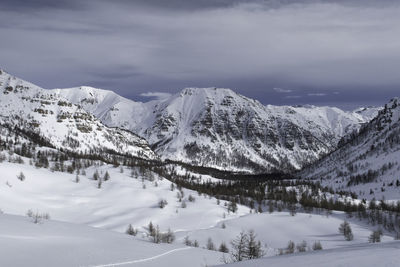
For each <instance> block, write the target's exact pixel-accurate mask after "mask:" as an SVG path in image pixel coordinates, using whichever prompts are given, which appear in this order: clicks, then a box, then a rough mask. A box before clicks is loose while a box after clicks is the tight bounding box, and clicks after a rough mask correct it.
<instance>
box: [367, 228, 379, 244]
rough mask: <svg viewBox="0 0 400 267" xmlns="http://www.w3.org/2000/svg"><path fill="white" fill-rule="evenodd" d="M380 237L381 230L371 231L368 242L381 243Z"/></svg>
mask: <svg viewBox="0 0 400 267" xmlns="http://www.w3.org/2000/svg"><path fill="white" fill-rule="evenodd" d="M381 236H382V230H380V229H379V230H376V231H373V232H372V233H371V235H370V236H369V238H368V241H369V242H370V243H379V242H381Z"/></svg>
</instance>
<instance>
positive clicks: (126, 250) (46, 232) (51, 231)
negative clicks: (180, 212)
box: [0, 214, 222, 267]
mask: <svg viewBox="0 0 400 267" xmlns="http://www.w3.org/2000/svg"><path fill="white" fill-rule="evenodd" d="M0 250H1V257H0V266H4V267H6V266H9V267H30V266H57V267H75V266H76V267H78V266H80V267H89V266H91V267H107V266H108V267H112V266H141V267H144V266H147V267H156V266H177V267H184V266H193V267H201V266H206V265H207V266H209V265H211V264H213V265H214V264H218V263H220V258H221V255H222V253H219V252H215V251H209V250H205V249H201V248H194V247H186V246H184V245H183V244H172V245H171V244H168V245H167V244H163V245H161V244H154V243H151V242H149V241H144V240H140V239H138V238H134V237H132V236H128V235H125V234H120V233H115V232H112V231H106V230H103V229H96V228H92V227H88V226H85V225H77V224H71V223H65V222H58V221H51V220H46V221H43V222H42V223H40V224H34V223H33V222H32V219H30V218H28V217H21V216H12V215H7V214H0Z"/></svg>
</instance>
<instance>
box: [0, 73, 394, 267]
mask: <svg viewBox="0 0 400 267" xmlns="http://www.w3.org/2000/svg"><path fill="white" fill-rule="evenodd" d="M399 125H400V101H399V99H393V100H391V101H390V102H389V103H388V104H387V105H385V106H384V107H382V108H380V107H371V108H360V109H357V110H354V111H343V110H341V109H338V108H334V107H317V106H293V107H292V106H272V105H267V106H265V105H263V104H261V103H260V102H258V101H256V100H253V99H249V98H247V97H245V96H242V95H239V94H237V93H235V92H234V91H232V90H230V89H217V88H186V89H184V90H182V91H181V92H180V93H177V94H175V95H172V96H170V97H167V98H164V99H161V100H153V101H150V102H146V103H142V102H135V101H132V100H130V99H126V98H123V97H121V96H119V95H117V94H115V93H114V92H111V91H106V90H101V89H95V88H91V87H77V88H70V89H52V90H47V89H43V88H40V87H38V86H36V85H33V84H31V83H29V82H26V81H24V80H22V79H19V78H16V77H14V76H12V75H10V74H8V73H6V72H5V71H0V171H1V174H0V210H1V212H0V251H2V252H3V253H2V255H1V257H0V266H17V267H25V266H81V267H89V266H92V267H100V266H103V267H106V266H110V267H111V266H216V265H222V266H291V265H292V264H293V261H296V263H297V264H298V266H353V265H357V264H360V263H362V265H363V266H377V264H378V263H379V264H382V266H397V265H396V264H397V263H398V253H399V249H400V245H399V241H398V240H399V239H400V201H399V200H400V182H399V177H400V173H399V169H400V167H399V161H400V155H399V148H400V146H399V144H400V142H399ZM339 228H340V230H339ZM16 251H18V256H17V257H16ZM374 257H375V258H374ZM376 257H379V259H380V261H377V260H376ZM260 258H261V259H260ZM237 261H240V262H239V263H235V262H237ZM225 264H228V265H225Z"/></svg>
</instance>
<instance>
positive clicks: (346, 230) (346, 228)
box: [339, 221, 354, 241]
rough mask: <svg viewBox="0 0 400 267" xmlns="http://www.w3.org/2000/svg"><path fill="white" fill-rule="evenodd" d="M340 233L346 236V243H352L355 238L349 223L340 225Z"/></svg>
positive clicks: (345, 222)
mask: <svg viewBox="0 0 400 267" xmlns="http://www.w3.org/2000/svg"><path fill="white" fill-rule="evenodd" d="M339 233H341V234H343V235H344V237H345V239H346V241H351V240H353V238H354V236H353V232H352V230H351V227H350V224H349V223H348V222H347V221H344V222H343V223H341V224H340V226H339Z"/></svg>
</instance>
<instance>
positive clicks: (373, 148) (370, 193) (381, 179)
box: [301, 98, 400, 199]
mask: <svg viewBox="0 0 400 267" xmlns="http://www.w3.org/2000/svg"><path fill="white" fill-rule="evenodd" d="M341 143H342V145H341V147H340V148H339V149H338V150H336V151H335V152H333V153H331V154H330V155H328V156H327V157H325V158H323V159H322V160H320V161H319V162H318V163H316V164H313V165H311V166H310V167H308V168H306V169H305V170H303V171H302V172H301V175H302V176H303V177H309V178H314V179H316V178H317V179H320V178H322V181H323V183H325V184H329V185H332V186H334V187H336V188H337V187H339V188H343V189H351V190H353V191H354V192H356V193H357V194H359V197H361V198H373V197H375V198H379V199H380V198H381V197H382V196H385V198H386V199H390V198H393V199H398V198H399V195H400V181H399V177H400V165H399V163H400V99H399V98H394V99H392V100H391V101H390V102H389V103H388V104H386V105H385V107H384V109H382V110H381V111H380V112H379V114H378V115H377V117H376V118H374V119H373V120H372V121H371V122H370V123H368V124H366V125H364V126H363V127H362V128H361V129H360V131H359V133H353V134H351V135H349V136H348V137H346V138H345V139H344V140H343V141H342V142H341ZM398 181H399V182H398Z"/></svg>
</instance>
